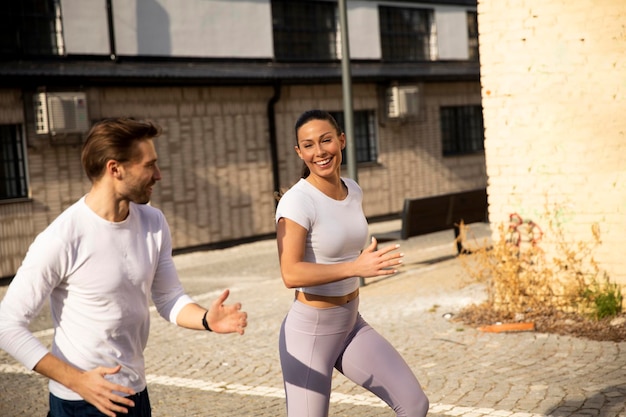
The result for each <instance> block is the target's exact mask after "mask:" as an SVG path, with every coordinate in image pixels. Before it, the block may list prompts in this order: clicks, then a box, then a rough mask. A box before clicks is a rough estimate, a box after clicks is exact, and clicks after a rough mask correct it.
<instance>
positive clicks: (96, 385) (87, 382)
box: [69, 365, 135, 417]
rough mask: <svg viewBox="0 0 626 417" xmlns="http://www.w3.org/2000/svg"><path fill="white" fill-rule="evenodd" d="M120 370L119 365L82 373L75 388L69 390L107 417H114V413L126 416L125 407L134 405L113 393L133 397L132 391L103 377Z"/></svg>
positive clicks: (100, 367) (126, 410) (101, 367)
mask: <svg viewBox="0 0 626 417" xmlns="http://www.w3.org/2000/svg"><path fill="white" fill-rule="evenodd" d="M121 369H122V366H121V365H117V366H116V367H115V368H105V367H103V366H99V367H97V368H96V369H94V370H91V371H88V372H83V373H82V374H81V376H80V377H79V380H78V381H77V384H76V386H75V387H69V388H71V389H72V390H73V391H75V392H76V393H78V394H79V395H80V396H81V397H83V399H84V400H85V401H87V402H88V403H90V404H92V405H94V406H95V407H96V408H97V409H98V410H100V411H101V412H102V413H104V414H106V415H107V416H110V417H115V413H124V414H127V413H128V409H127V408H126V407H134V406H135V403H134V402H133V401H131V400H129V399H128V398H125V397H123V396H121V395H118V394H115V393H114V391H115V392H123V393H126V394H128V395H133V394H134V392H133V390H131V389H130V388H128V387H125V386H123V385H118V384H114V383H112V382H110V381H108V380H107V379H105V375H113V374H116V373H118V372H119V371H120V370H121ZM124 406H126V407H124Z"/></svg>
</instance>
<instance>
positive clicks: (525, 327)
mask: <svg viewBox="0 0 626 417" xmlns="http://www.w3.org/2000/svg"><path fill="white" fill-rule="evenodd" d="M478 330H480V331H482V332H489V333H504V332H527V331H533V330H535V323H502V324H492V325H490V326H482V327H479V328H478Z"/></svg>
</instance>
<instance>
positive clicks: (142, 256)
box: [0, 197, 192, 400]
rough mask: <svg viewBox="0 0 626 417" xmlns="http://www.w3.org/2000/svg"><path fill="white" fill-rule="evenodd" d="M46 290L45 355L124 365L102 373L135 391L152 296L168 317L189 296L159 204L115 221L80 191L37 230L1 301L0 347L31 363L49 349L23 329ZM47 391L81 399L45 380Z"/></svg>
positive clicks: (83, 364)
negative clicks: (49, 328) (48, 333)
mask: <svg viewBox="0 0 626 417" xmlns="http://www.w3.org/2000/svg"><path fill="white" fill-rule="evenodd" d="M48 297H50V307H51V312H52V321H53V325H54V331H55V334H54V340H53V344H52V353H53V354H54V355H55V356H57V357H59V358H60V359H62V360H64V361H67V362H69V363H70V364H72V365H74V366H76V367H78V368H80V369H83V370H91V369H94V368H96V367H98V366H106V367H113V366H116V365H118V364H121V365H122V370H121V371H120V372H119V373H118V374H115V375H110V376H107V379H109V380H111V381H112V382H115V383H118V384H121V385H124V386H128V387H130V388H132V389H134V390H135V392H140V391H142V390H143V389H144V388H145V387H146V380H145V365H144V356H143V351H144V349H145V347H146V343H147V341H148V333H149V328H150V315H149V302H150V298H151V297H152V301H153V302H154V304H155V306H156V308H157V310H158V312H159V313H160V314H161V316H163V317H164V318H165V319H167V320H169V321H171V322H173V323H176V316H177V315H178V313H179V312H180V310H181V309H182V308H183V307H184V306H185V305H187V304H188V303H190V302H192V300H191V298H190V297H189V296H187V295H186V294H185V292H184V290H183V287H182V285H181V283H180V280H179V278H178V274H177V272H176V269H175V266H174V262H173V259H172V247H171V237H170V231H169V227H168V225H167V222H166V220H165V217H164V216H163V213H162V212H161V211H160V210H158V209H156V208H154V207H151V206H148V205H139V204H134V203H131V204H130V212H129V215H128V217H127V218H126V219H125V220H124V221H122V222H117V223H114V222H109V221H107V220H104V219H103V218H101V217H99V216H98V215H97V214H96V213H94V212H93V211H92V210H91V209H90V208H89V207H88V206H87V205H86V203H85V197H83V198H81V199H80V200H79V201H77V202H76V203H75V204H73V205H72V206H71V207H69V208H68V209H67V210H65V211H64V212H63V213H62V214H61V215H60V216H59V217H58V218H57V219H55V220H54V221H53V222H52V223H51V224H50V225H49V226H48V228H46V230H44V231H43V232H42V233H41V234H39V235H38V236H37V238H36V239H35V240H34V242H33V243H32V245H31V246H30V248H29V250H28V253H27V255H26V257H25V258H24V261H23V263H22V265H21V266H20V268H19V269H18V271H17V274H16V276H15V278H14V279H13V281H12V282H11V285H10V286H9V289H8V291H7V293H6V295H5V297H4V299H3V300H2V302H1V303H0V348H2V349H4V350H6V351H7V352H8V353H9V354H11V355H12V356H13V357H14V358H15V359H16V360H18V361H19V362H21V363H22V364H23V365H24V366H26V367H27V368H28V369H33V368H34V367H35V365H36V364H37V363H38V362H39V361H40V360H41V359H42V358H43V356H44V355H46V353H48V350H47V348H46V347H45V346H44V345H43V344H42V343H41V342H40V341H39V340H37V338H35V337H34V336H33V334H32V333H31V332H30V331H29V330H28V325H29V323H30V321H31V320H32V319H33V318H34V317H35V316H36V315H37V314H38V312H39V311H40V310H41V308H42V306H43V305H44V303H45V301H46V299H47V298H48ZM50 392H51V393H52V394H54V395H55V396H57V397H59V398H62V399H66V400H79V399H81V398H80V396H79V395H78V394H76V393H75V392H73V391H71V390H69V389H68V388H66V387H65V386H63V385H61V384H59V383H57V382H55V381H52V380H51V381H50Z"/></svg>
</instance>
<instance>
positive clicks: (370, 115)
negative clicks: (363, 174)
mask: <svg viewBox="0 0 626 417" xmlns="http://www.w3.org/2000/svg"><path fill="white" fill-rule="evenodd" d="M330 114H332V116H333V117H334V118H335V120H337V123H339V126H341V127H342V128H344V126H345V118H344V115H343V112H330ZM352 118H353V121H354V129H353V135H354V145H355V147H356V149H355V150H356V152H355V154H356V161H357V163H362V162H377V161H378V149H377V143H376V142H377V141H376V117H375V114H374V111H373V110H358V111H355V112H354V113H353V115H352ZM346 163H347V158H346V153H345V150H344V152H343V164H344V165H345V164H346Z"/></svg>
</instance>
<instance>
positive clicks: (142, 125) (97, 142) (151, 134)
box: [81, 117, 161, 182]
mask: <svg viewBox="0 0 626 417" xmlns="http://www.w3.org/2000/svg"><path fill="white" fill-rule="evenodd" d="M160 134H161V127H160V126H158V125H156V124H155V123H153V122H151V121H139V120H135V119H132V118H124V117H122V118H111V119H104V120H101V121H99V122H97V123H96V124H94V125H93V127H92V128H91V130H90V131H89V133H88V134H87V140H86V141H85V143H84V144H83V150H82V154H81V162H82V164H83V169H84V170H85V173H86V174H87V177H88V178H89V180H90V181H91V182H94V181H95V180H97V179H99V178H100V177H101V176H102V175H103V174H104V169H105V166H106V164H107V162H108V161H110V160H115V161H118V162H127V161H132V160H133V158H134V157H136V155H135V147H134V145H135V143H136V142H137V141H141V140H148V139H152V138H155V137H157V136H159V135H160Z"/></svg>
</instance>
